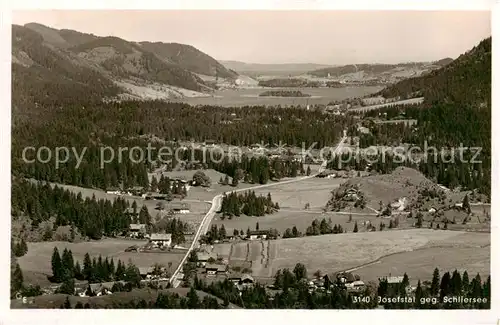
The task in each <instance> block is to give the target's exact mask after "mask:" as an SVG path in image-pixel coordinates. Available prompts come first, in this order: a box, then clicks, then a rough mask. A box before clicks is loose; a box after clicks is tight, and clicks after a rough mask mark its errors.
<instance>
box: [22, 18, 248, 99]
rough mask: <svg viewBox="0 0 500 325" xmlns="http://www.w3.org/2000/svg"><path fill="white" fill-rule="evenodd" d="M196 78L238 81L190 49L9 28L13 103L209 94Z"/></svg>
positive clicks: (32, 26) (36, 27) (26, 27)
mask: <svg viewBox="0 0 500 325" xmlns="http://www.w3.org/2000/svg"><path fill="white" fill-rule="evenodd" d="M198 74H200V75H207V76H219V77H221V78H229V79H231V78H232V79H235V78H237V77H238V74H237V73H236V72H234V71H231V70H229V69H227V68H226V67H224V66H223V65H222V64H220V63H219V62H217V60H215V59H214V58H212V57H210V56H209V55H207V54H205V53H203V52H201V51H199V50H197V49H196V48H194V47H193V46H190V45H185V44H178V43H161V42H156V43H151V42H139V43H136V42H129V41H126V40H124V39H121V38H118V37H113V36H108V37H99V36H96V35H92V34H86V33H81V32H78V31H74V30H67V29H62V30H58V29H54V28H50V27H47V26H44V25H41V24H37V23H29V24H26V25H24V26H19V25H13V26H12V79H13V100H14V101H16V102H17V103H23V102H28V101H33V100H34V99H35V98H36V100H37V101H48V102H50V101H56V100H57V101H58V102H60V101H61V99H62V100H63V101H64V99H63V98H62V97H63V96H62V94H66V95H67V94H68V93H71V97H74V96H76V97H79V96H86V97H91V98H94V99H95V100H101V99H102V98H103V97H113V96H117V95H119V94H121V93H124V92H125V93H126V92H127V91H128V90H129V89H134V87H136V88H137V87H143V86H145V85H147V86H148V87H149V86H151V85H153V86H154V87H156V88H161V87H163V86H166V87H167V88H166V89H167V90H168V86H172V87H176V88H175V89H177V88H181V89H188V90H191V91H196V92H204V91H211V90H212V88H210V87H211V86H210V85H209V84H207V83H205V82H204V81H203V80H202V79H201V78H200V77H199V76H198ZM124 84H126V85H127V86H129V87H128V88H127V87H125V88H124V87H123V85H124ZM175 89H174V90H175ZM178 94H181V93H179V92H178ZM136 95H137V94H136Z"/></svg>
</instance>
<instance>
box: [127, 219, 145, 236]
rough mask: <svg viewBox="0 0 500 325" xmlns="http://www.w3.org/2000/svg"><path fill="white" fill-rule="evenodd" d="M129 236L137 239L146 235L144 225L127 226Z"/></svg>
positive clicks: (132, 224)
mask: <svg viewBox="0 0 500 325" xmlns="http://www.w3.org/2000/svg"><path fill="white" fill-rule="evenodd" d="M129 229H130V230H129V236H130V237H132V238H137V237H141V236H144V234H146V225H145V224H143V223H131V224H130V226H129Z"/></svg>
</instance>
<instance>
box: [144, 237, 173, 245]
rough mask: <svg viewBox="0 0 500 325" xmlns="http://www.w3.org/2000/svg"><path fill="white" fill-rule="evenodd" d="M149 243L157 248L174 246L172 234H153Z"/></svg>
mask: <svg viewBox="0 0 500 325" xmlns="http://www.w3.org/2000/svg"><path fill="white" fill-rule="evenodd" d="M149 242H150V243H152V244H153V245H156V246H160V247H163V246H167V247H168V246H170V245H172V234H151V238H150V239H149Z"/></svg>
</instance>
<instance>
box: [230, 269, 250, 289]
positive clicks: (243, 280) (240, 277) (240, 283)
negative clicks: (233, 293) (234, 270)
mask: <svg viewBox="0 0 500 325" xmlns="http://www.w3.org/2000/svg"><path fill="white" fill-rule="evenodd" d="M229 281H231V282H232V283H233V284H234V285H235V286H236V287H237V288H238V290H240V291H241V290H243V289H245V288H248V287H251V286H253V285H254V283H255V280H254V278H253V277H252V276H251V275H250V274H246V273H245V274H235V275H231V276H230V277H229Z"/></svg>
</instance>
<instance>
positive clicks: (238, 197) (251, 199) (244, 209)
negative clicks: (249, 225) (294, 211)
mask: <svg viewBox="0 0 500 325" xmlns="http://www.w3.org/2000/svg"><path fill="white" fill-rule="evenodd" d="M276 210H279V205H278V202H276V203H274V202H273V201H272V198H271V193H268V194H267V197H266V196H263V195H259V196H257V195H255V191H245V192H244V193H243V194H239V193H236V192H231V193H229V194H227V195H226V194H225V195H224V196H223V197H222V204H221V209H220V212H221V213H222V214H223V216H224V217H228V218H231V217H233V216H236V217H239V216H240V215H242V214H244V215H247V216H257V217H261V216H264V215H266V214H271V213H273V212H274V211H276Z"/></svg>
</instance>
